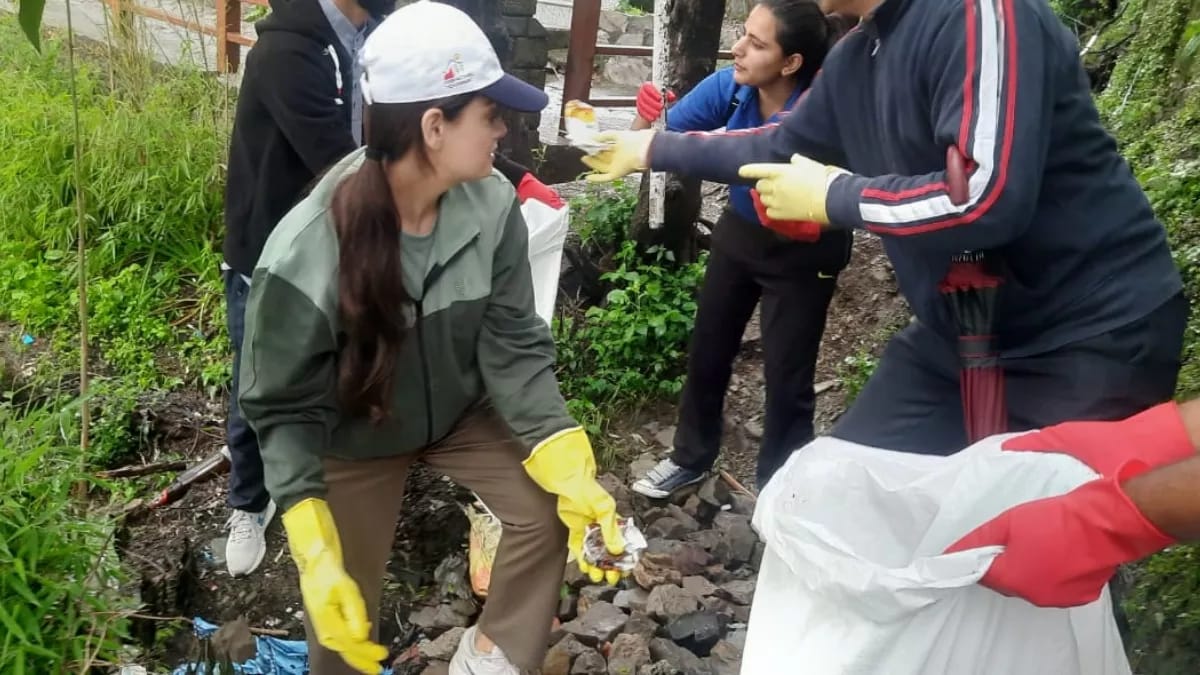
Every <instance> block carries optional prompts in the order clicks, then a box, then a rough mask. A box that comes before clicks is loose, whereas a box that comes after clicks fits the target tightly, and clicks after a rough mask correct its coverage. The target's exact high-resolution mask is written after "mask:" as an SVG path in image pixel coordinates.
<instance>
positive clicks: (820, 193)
mask: <svg viewBox="0 0 1200 675" xmlns="http://www.w3.org/2000/svg"><path fill="white" fill-rule="evenodd" d="M843 173H847V171H846V170H845V169H842V168H839V167H836V166H827V165H825V164H821V163H820V162H814V161H812V160H811V159H809V158H807V157H805V156H804V155H792V161H791V163H789V164H772V163H761V164H746V165H743V166H742V168H740V169H738V175H739V176H741V177H742V178H757V179H758V182H757V183H755V184H754V189H756V190H758V194H759V197H760V198H761V199H762V203H763V206H765V207H767V215H768V216H769V217H770V218H771V219H772V220H809V221H815V222H818V223H820V224H822V225H828V224H829V216H828V215H826V213H825V198H826V196H827V195H828V194H829V186H830V184H831V183H833V179H834V178H836V177H838V176H839V175H841V174H843Z"/></svg>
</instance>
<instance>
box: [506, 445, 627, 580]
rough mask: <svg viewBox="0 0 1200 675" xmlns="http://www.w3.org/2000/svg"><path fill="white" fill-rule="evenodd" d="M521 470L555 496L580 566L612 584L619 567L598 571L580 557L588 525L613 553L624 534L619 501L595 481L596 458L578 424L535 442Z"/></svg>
mask: <svg viewBox="0 0 1200 675" xmlns="http://www.w3.org/2000/svg"><path fill="white" fill-rule="evenodd" d="M523 465H524V466H525V471H526V472H527V473H528V474H529V477H530V478H532V479H533V482H535V483H537V484H538V486H540V487H541V488H542V489H543V490H545V491H546V492H549V493H551V494H555V495H558V517H559V518H561V519H562V521H563V523H564V524H565V525H566V526H567V530H568V532H569V534H568V536H567V546H568V548H569V549H570V550H571V551H572V552H573V553H574V554H575V558H576V560H578V562H579V569H580V570H582V571H583V572H584V573H585V574H587V575H588V577H589V578H590V579H591V580H592V581H593V582H595V583H600V582H601V581H607V582H608V583H610V584H615V583H617V582H618V581H620V579H621V572H620V571H618V570H602V569H600V568H598V567H593V566H592V565H589V564H587V562H585V561H584V558H583V538H584V535H585V534H586V533H587V527H588V525H591V524H592V523H598V524H599V525H600V532H601V534H603V535H604V545H605V546H606V547H607V548H608V552H609V553H611V554H613V555H621V554H622V553H623V552H624V551H625V538H624V537H623V536H621V529H620V527H619V526H618V525H617V505H616V503H615V502H613V498H612V495H610V494H608V491H606V490H605V489H604V488H603V487H601V486H600V484H599V483H597V482H596V457H595V455H594V454H593V453H592V444H591V442H590V441H589V440H588V437H587V433H585V432H584V430H583V429H582V428H581V427H575V428H573V429H566V430H564V431H560V432H559V433H557V434H554V435H553V436H551V437H550V438H547V439H546V440H544V441H542V442H541V443H539V444H538V446H537V447H536V448H534V449H533V452H531V453H529V457H528V458H527V459H526V460H525V461H524V462H523Z"/></svg>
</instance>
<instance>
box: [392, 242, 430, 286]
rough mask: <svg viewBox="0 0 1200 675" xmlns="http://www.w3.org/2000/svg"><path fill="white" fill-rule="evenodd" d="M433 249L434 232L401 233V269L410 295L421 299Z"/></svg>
mask: <svg viewBox="0 0 1200 675" xmlns="http://www.w3.org/2000/svg"><path fill="white" fill-rule="evenodd" d="M432 249H433V232H432V231H431V232H430V233H429V234H426V235H424V236H417V235H415V234H409V233H407V232H401V233H400V271H401V273H402V274H403V275H404V290H406V291H408V295H409V297H411V298H413V299H414V300H420V299H421V294H422V293H423V291H424V290H425V289H424V286H425V275H426V274H427V273H428V272H429V255H430V252H431V251H432Z"/></svg>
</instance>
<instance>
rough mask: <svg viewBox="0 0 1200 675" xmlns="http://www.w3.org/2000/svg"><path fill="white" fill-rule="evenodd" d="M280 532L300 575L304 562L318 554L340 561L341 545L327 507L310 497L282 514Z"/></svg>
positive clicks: (306, 562) (321, 500)
mask: <svg viewBox="0 0 1200 675" xmlns="http://www.w3.org/2000/svg"><path fill="white" fill-rule="evenodd" d="M281 520H283V529H284V530H285V531H287V537H288V548H290V549H291V552H292V558H293V559H294V560H295V561H296V566H297V567H299V568H300V570H301V571H302V572H303V571H304V569H305V567H306V565H307V564H308V562H310V561H312V560H315V559H316V558H317V557H319V556H320V555H322V554H327V555H333V556H335V559H336V560H337V561H338V562H339V564H340V561H341V559H342V544H341V541H340V540H339V538H338V533H337V526H336V525H334V522H333V514H332V513H330V511H329V503H328V502H326V501H325V500H324V499H317V498H315V497H310V498H308V499H305V500H303V501H301V502H300V503H298V504H296V505H295V506H293V507H292V508H290V509H288V510H287V511H285V512H284V514H283V516H282V518H281Z"/></svg>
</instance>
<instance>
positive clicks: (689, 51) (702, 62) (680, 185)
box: [631, 0, 725, 263]
mask: <svg viewBox="0 0 1200 675" xmlns="http://www.w3.org/2000/svg"><path fill="white" fill-rule="evenodd" d="M669 12H670V17H671V18H670V21H671V24H670V32H669V35H668V38H669V39H668V45H667V53H668V54H669V55H670V56H669V57H668V62H667V70H668V73H669V76H668V81H667V86H669V87H670V88H671V89H672V90H673V91H674V92H675V93H676V94H677V95H679V96H683V95H684V94H686V93H687V92H688V91H691V89H692V87H695V86H696V85H697V84H699V83H700V81H701V80H703V79H704V78H705V77H707V76H708V75H709V74H710V73H712V72H713V69H714V68H715V67H716V64H717V49H718V48H719V47H720V44H721V23H722V21H723V19H724V17H725V3H723V2H713V0H673V1H672V2H670V9H669ZM667 117H668V119H669V118H670V112H668V113H667ZM648 194H649V176H648V175H646V176H644V177H643V179H642V189H641V196H640V198H639V200H638V208H637V211H636V212H635V213H634V218H633V225H632V234H631V236H632V237H633V239H634V240H636V241H637V243H638V247H639V248H640V249H641V250H643V251H644V250H646V249H647V248H649V247H651V246H663V247H665V248H667V249H668V250H670V251H672V252H673V253H674V254H675V260H676V261H677V262H680V263H684V262H690V261H692V260H695V259H696V254H697V248H698V247H697V244H696V227H695V223H696V218H697V217H698V216H699V215H700V181H699V180H697V179H694V178H683V177H680V176H677V175H675V174H671V175H668V176H667V194H666V203H665V206H664V209H663V221H664V222H663V226H662V228H661V229H658V230H652V229H650V219H649V215H650V209H649V200H648V198H647V196H648Z"/></svg>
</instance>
